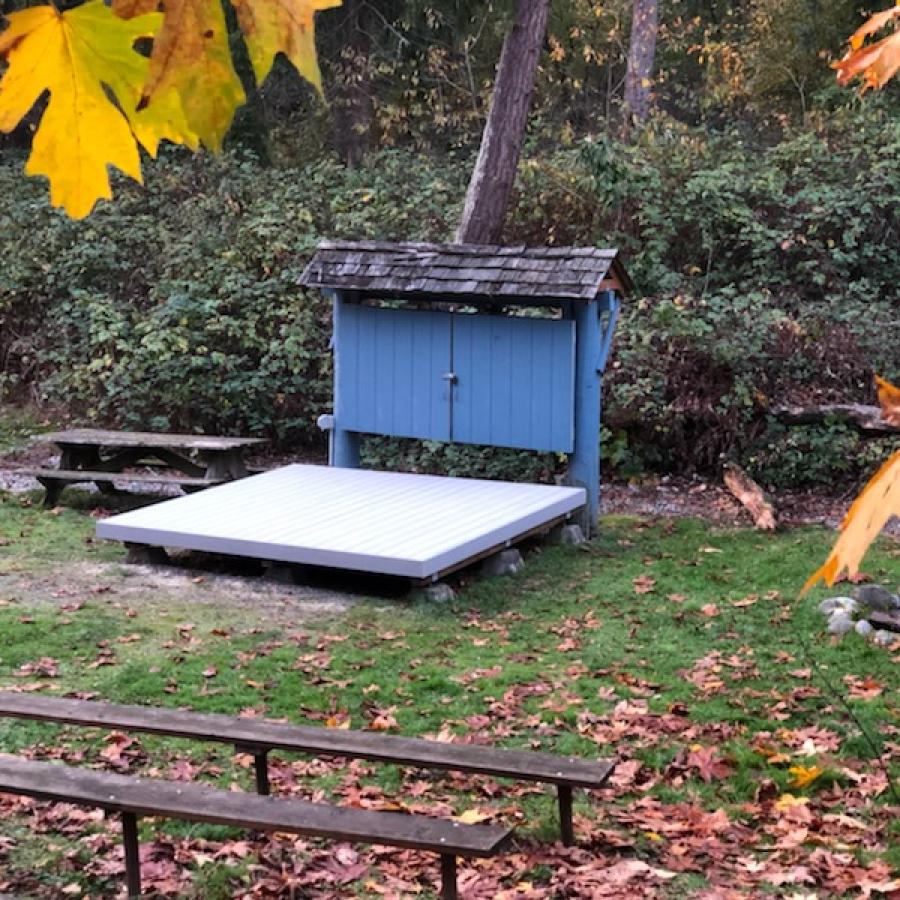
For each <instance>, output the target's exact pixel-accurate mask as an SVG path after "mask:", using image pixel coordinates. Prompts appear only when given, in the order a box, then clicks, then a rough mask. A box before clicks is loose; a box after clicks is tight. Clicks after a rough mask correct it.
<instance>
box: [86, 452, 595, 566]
mask: <svg viewBox="0 0 900 900" xmlns="http://www.w3.org/2000/svg"><path fill="white" fill-rule="evenodd" d="M585 501H586V495H585V491H584V489H583V488H571V487H551V486H545V485H535V484H514V483H510V482H506V481H481V480H477V479H471V478H445V477H438V476H432V475H407V474H401V473H396V472H375V471H370V470H367V469H342V468H332V467H328V466H309V465H291V466H285V467H284V468H281V469H274V470H272V471H270V472H264V473H263V474H261V475H254V476H252V477H250V478H242V479H240V480H239V481H232V482H229V483H228V484H223V485H221V486H219V487H213V488H207V489H206V490H204V491H201V492H199V493H195V494H189V495H188V496H185V497H178V498H176V499H174V500H166V501H163V502H161V503H156V504H153V505H152V506H147V507H144V508H142V509H136V510H134V511H132V512H127V513H122V514H121V515H117V516H112V517H111V518H109V519H104V520H103V521H101V522H99V523H98V524H97V536H98V537H101V538H106V539H109V540H115V541H127V542H129V543H134V544H146V545H150V546H156V547H177V548H182V549H189V550H205V551H209V552H212V553H223V554H228V555H232V556H249V557H255V558H258V559H266V560H278V561H282V562H291V563H303V564H307V565H313V566H330V567H333V568H339V569H355V570H359V571H364V572H377V573H381V574H386V575H399V576H404V577H409V578H415V579H428V578H432V577H435V576H438V575H440V574H442V573H445V572H448V571H450V570H452V569H455V568H459V567H461V566H463V565H465V564H466V563H467V562H468V561H471V560H473V559H474V558H476V557H478V556H480V555H481V554H483V553H485V552H487V551H490V550H493V549H495V548H498V549H499V548H502V547H504V546H505V545H507V544H508V543H511V542H514V541H515V540H517V539H518V538H521V537H523V536H525V535H526V534H529V533H531V532H534V531H536V530H539V529H540V528H541V527H542V526H545V525H549V524H550V523H552V522H554V521H556V520H559V519H561V518H563V517H565V516H566V515H567V514H569V513H572V512H574V511H575V510H576V509H579V508H580V507H582V506H584V505H585Z"/></svg>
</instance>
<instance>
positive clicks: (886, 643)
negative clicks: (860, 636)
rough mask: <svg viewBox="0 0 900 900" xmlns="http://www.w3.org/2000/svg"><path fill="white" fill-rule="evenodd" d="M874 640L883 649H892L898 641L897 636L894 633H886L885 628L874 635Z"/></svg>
mask: <svg viewBox="0 0 900 900" xmlns="http://www.w3.org/2000/svg"><path fill="white" fill-rule="evenodd" d="M872 640H873V641H874V642H875V643H876V644H880V645H881V646H882V647H890V646H891V644H893V643H894V641H896V640H897V635H896V634H894V632H893V631H885V630H884V629H883V628H880V629H879V630H878V631H876V632H875V634H873V635H872Z"/></svg>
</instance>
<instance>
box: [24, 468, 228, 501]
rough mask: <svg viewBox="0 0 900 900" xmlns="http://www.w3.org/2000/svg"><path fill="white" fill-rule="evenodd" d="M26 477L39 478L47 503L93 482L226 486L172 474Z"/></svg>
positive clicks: (39, 472) (56, 472) (43, 473)
mask: <svg viewBox="0 0 900 900" xmlns="http://www.w3.org/2000/svg"><path fill="white" fill-rule="evenodd" d="M20 471H21V473H22V474H23V475H30V476H31V477H32V478H36V479H37V480H38V481H39V482H40V483H41V485H43V487H44V488H45V489H46V491H47V502H48V503H50V504H52V503H53V502H55V501H56V499H57V498H58V495H59V491H60V490H61V489H62V488H63V487H65V486H66V485H67V484H81V483H82V482H89V481H93V482H95V483H96V484H98V485H99V486H101V487H108V488H110V487H112V486H113V483H114V482H116V481H130V482H133V483H135V484H159V485H164V484H168V485H175V486H176V487H180V488H185V489H187V490H192V489H193V490H197V489H198V488H207V487H212V486H213V485H216V484H222V483H223V481H224V479H221V478H198V477H194V476H189V475H180V474H175V475H172V474H168V473H166V472H103V471H97V470H89V469H21V470H20Z"/></svg>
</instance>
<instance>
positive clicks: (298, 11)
mask: <svg viewBox="0 0 900 900" xmlns="http://www.w3.org/2000/svg"><path fill="white" fill-rule="evenodd" d="M231 2H232V5H233V6H234V8H235V10H236V12H237V17H238V24H239V25H240V26H241V31H243V33H244V37H245V39H246V41H247V50H248V51H249V53H250V62H251V63H252V64H253V72H254V74H255V75H256V81H257V83H258V84H262V82H263V81H265V79H266V76H267V75H268V74H269V72H270V70H271V68H272V63H273V62H274V61H275V56H276V55H277V54H278V53H283V54H284V55H285V56H286V57H287V58H288V59H289V60H290V61H291V62H292V63H293V64H294V66H295V67H296V69H297V71H298V72H299V73H300V74H301V75H302V76H303V77H304V78H305V79H306V80H307V81H309V82H311V83H312V84H314V85H315V86H316V87H317V88H318V89H319V90H321V86H322V78H321V75H320V74H319V64H318V62H317V60H316V39H315V28H314V25H313V16H314V15H315V13H316V11H317V10H320V9H330V8H332V7H335V6H340V5H341V0H231Z"/></svg>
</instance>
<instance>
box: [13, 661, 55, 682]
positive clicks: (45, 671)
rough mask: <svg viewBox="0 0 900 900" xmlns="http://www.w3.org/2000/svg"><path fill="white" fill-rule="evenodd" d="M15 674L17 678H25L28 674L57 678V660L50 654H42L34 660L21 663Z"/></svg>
mask: <svg viewBox="0 0 900 900" xmlns="http://www.w3.org/2000/svg"><path fill="white" fill-rule="evenodd" d="M15 674H16V677H17V678H27V677H28V676H29V675H31V676H34V675H37V676H39V677H41V678H58V677H59V660H58V659H53V658H52V657H50V656H42V657H41V658H40V659H37V660H35V661H34V662H27V663H22V665H21V666H19V668H18V669H17V670H16V673H15Z"/></svg>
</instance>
